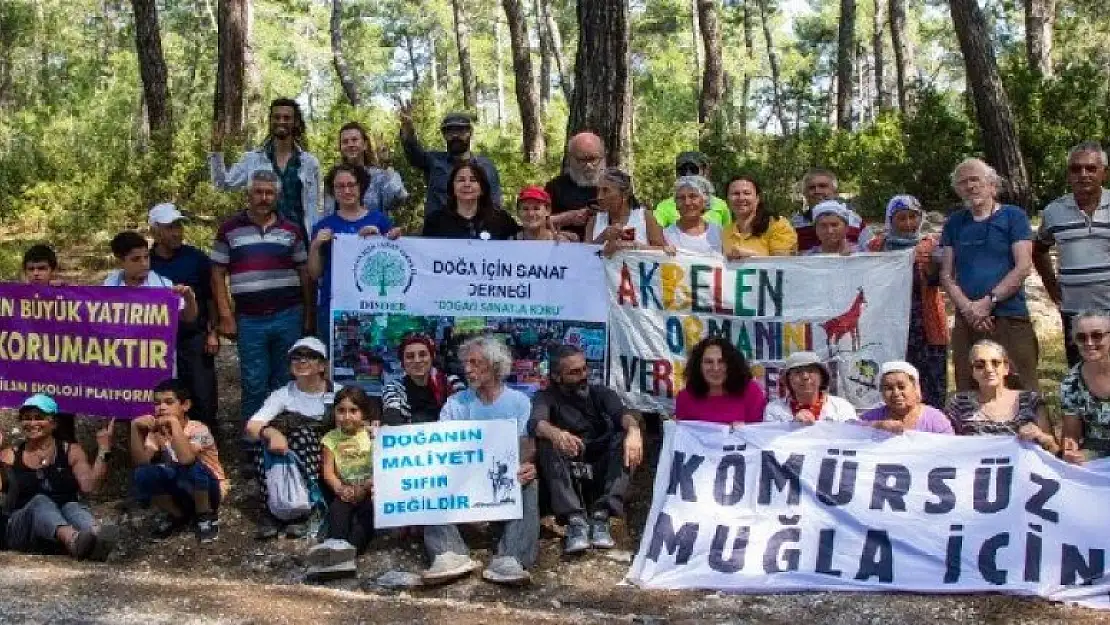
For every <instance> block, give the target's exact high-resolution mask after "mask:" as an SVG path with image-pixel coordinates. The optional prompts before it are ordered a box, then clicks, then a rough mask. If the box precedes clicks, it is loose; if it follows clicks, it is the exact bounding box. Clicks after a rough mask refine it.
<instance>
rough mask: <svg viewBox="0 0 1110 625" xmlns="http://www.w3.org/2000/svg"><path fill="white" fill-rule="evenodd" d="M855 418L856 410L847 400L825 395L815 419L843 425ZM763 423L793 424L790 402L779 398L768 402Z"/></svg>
mask: <svg viewBox="0 0 1110 625" xmlns="http://www.w3.org/2000/svg"><path fill="white" fill-rule="evenodd" d="M856 418H857V417H856V408H855V406H853V405H852V404H851V403H849V402H848V400H846V399H843V398H841V397H837V396H836V395H826V396H825V405H824V406H822V407H821V414H820V415H819V416H818V417H817V420H818V421H830V422H833V423H844V422H846V421H855V420H856ZM763 421H764V422H770V423H791V422H793V421H794V413H793V412H791V411H790V400H789V399H786V398H785V397H780V398H778V399H776V400H774V401H772V402H769V403H768V404H767V408H766V409H764V411H763Z"/></svg>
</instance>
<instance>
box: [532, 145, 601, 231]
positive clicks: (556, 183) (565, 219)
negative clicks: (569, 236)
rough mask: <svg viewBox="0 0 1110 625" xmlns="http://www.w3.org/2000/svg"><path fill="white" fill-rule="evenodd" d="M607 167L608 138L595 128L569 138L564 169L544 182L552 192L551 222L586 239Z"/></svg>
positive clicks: (549, 193) (546, 188) (548, 192)
mask: <svg viewBox="0 0 1110 625" xmlns="http://www.w3.org/2000/svg"><path fill="white" fill-rule="evenodd" d="M603 171H605V142H604V141H602V140H601V137H599V136H597V135H595V134H594V133H592V132H580V133H578V134H576V135H574V136H573V137H571V138H570V140H569V141H567V152H566V160H565V162H564V164H563V173H561V174H559V175H558V176H555V177H554V178H552V179H551V180H550V181H548V183H547V184H546V185H545V186H544V190H545V191H547V194H548V195H550V196H551V225H552V226H553V227H555V228H557V229H559V230H564V231H566V232H572V233H574V234H575V236H577V237H578V239H579V240H584V238H583V237H584V235H585V228H586V222H587V221H589V219H590V216H591V215H593V214H594V213H595V212H597V184H598V182H600V180H601V173H602V172H603Z"/></svg>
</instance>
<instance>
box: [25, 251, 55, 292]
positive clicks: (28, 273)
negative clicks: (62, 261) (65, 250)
mask: <svg viewBox="0 0 1110 625" xmlns="http://www.w3.org/2000/svg"><path fill="white" fill-rule="evenodd" d="M57 272H58V255H57V254H55V253H54V249H53V248H51V247H50V246H49V245H44V244H42V243H40V244H38V245H32V246H31V247H29V248H27V251H26V252H24V253H23V281H24V282H26V283H27V284H34V285H38V286H58V285H60V284H61V280H58V279H57V278H55V277H54V276H55V274H56V273H57Z"/></svg>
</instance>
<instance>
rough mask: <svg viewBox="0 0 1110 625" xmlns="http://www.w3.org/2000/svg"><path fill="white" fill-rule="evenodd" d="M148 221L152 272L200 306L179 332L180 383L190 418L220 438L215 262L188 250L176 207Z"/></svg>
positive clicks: (157, 210) (153, 212)
mask: <svg viewBox="0 0 1110 625" xmlns="http://www.w3.org/2000/svg"><path fill="white" fill-rule="evenodd" d="M148 217H149V221H150V232H151V235H152V236H153V237H154V245H153V247H151V249H150V269H151V271H153V272H155V273H157V274H158V275H160V276H163V277H165V278H166V279H168V280H169V281H171V282H173V283H174V284H184V285H187V286H189V288H191V289H192V290H193V295H194V296H195V297H196V300H197V318H196V320H195V321H193V322H191V323H187V322H185V321H182V322H181V323H180V325H179V326H178V331H177V377H178V379H179V380H181V382H182V383H183V384H185V385H186V386H187V387H188V388H189V392H190V394H191V395H192V397H193V401H192V405H191V407H190V409H189V418H190V419H193V420H194V421H200V422H202V423H204V424H205V425H207V426H208V429H210V430H211V431H212V433H213V434H218V429H217V427H216V411H217V409H218V408H219V391H218V388H217V385H216V354H217V353H219V351H220V337H219V335H218V334H217V333H216V324H215V321H216V301H215V299H213V297H212V261H210V260H209V259H208V255H207V254H205V253H204V252H203V251H201V250H199V249H197V248H195V247H193V246H192V245H186V244H185V221H186V218H185V215H183V214H181V211H179V210H177V207H176V206H174V205H173V204H170V203H164V204H158V205H157V206H155V207H154V208H152V209H150V213H149V214H148Z"/></svg>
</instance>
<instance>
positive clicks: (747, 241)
mask: <svg viewBox="0 0 1110 625" xmlns="http://www.w3.org/2000/svg"><path fill="white" fill-rule="evenodd" d="M725 195H726V197H727V198H728V206H729V209H730V210H732V225H730V226H728V227H726V228H725V230H724V233H723V235H722V236H723V237H724V240H723V241H722V245H723V247H724V251H725V256H727V257H728V259H729V260H740V259H742V258H750V257H752V256H793V255H794V254H796V253H798V233H796V232H794V228H792V227H791V226H790V222H789V221H787V220H786V219H785V218H783V217H775V216H773V215H771V213H769V212H768V211H767V209H766V208H765V207H764V206H763V194H762V191H761V190H760V187H759V183H758V182H756V181H755V179H754V178H752V177H750V176H736V177H735V178H733V179H732V180H729V181H728V185H727V186H725Z"/></svg>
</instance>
